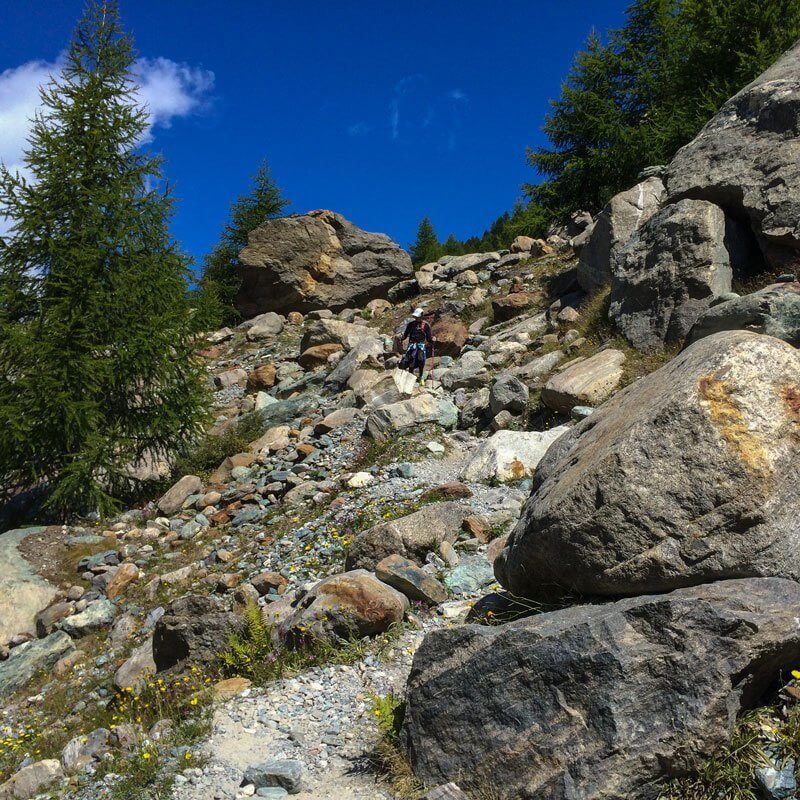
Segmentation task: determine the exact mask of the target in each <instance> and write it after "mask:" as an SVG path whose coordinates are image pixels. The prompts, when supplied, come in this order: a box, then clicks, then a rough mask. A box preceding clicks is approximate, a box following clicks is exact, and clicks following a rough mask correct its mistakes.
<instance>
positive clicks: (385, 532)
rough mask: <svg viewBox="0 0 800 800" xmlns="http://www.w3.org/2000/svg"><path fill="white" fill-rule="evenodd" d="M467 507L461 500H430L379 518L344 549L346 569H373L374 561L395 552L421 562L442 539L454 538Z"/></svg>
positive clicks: (437, 546) (459, 529) (436, 547)
mask: <svg viewBox="0 0 800 800" xmlns="http://www.w3.org/2000/svg"><path fill="white" fill-rule="evenodd" d="M468 515H469V508H467V507H465V506H463V505H461V503H458V502H455V501H450V502H446V503H431V504H429V505H427V506H423V507H422V508H421V509H419V511H415V512H414V513H412V514H408V515H406V516H405V517H400V518H399V519H394V520H390V521H389V522H381V523H379V524H378V525H374V526H373V527H372V528H368V529H367V530H365V531H362V532H361V533H359V534H358V535H357V536H356V537H355V539H353V543H352V545H351V546H350V549H349V551H348V553H347V569H354V568H356V567H361V568H364V569H374V568H375V566H376V564H377V563H378V562H379V561H381V560H383V559H384V558H386V556H391V555H394V554H398V555H401V556H403V557H404V558H409V559H411V560H412V561H416V562H420V563H422V562H424V561H425V556H426V555H427V554H428V553H429V552H431V551H434V552H435V551H436V550H437V549H438V548H439V545H440V544H441V543H442V542H443V541H448V542H451V543H452V542H454V541H455V540H456V539H457V538H458V534H459V532H460V531H461V523H462V522H463V521H464V518H465V517H467V516H468Z"/></svg>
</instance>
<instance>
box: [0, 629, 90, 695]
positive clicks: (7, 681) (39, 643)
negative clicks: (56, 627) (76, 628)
mask: <svg viewBox="0 0 800 800" xmlns="http://www.w3.org/2000/svg"><path fill="white" fill-rule="evenodd" d="M74 649H75V645H73V644H72V639H70V637H69V636H68V635H67V634H66V633H64V632H63V631H56V632H55V633H51V634H50V635H49V636H45V638H44V639H36V640H34V641H31V642H25V643H24V644H21V645H19V646H18V647H14V648H12V650H11V654H10V655H9V657H8V658H7V659H6V660H5V661H0V698H2V697H9V696H10V695H12V694H14V692H16V691H17V690H18V689H21V688H22V687H23V686H24V685H25V684H26V683H27V682H28V681H29V680H30V679H31V678H32V677H33V676H34V675H35V674H36V673H37V672H41V671H42V670H49V669H52V668H53V666H54V665H55V663H56V661H58V660H59V659H60V658H62V657H63V656H65V655H67V654H68V653H71V652H72V651H73V650H74Z"/></svg>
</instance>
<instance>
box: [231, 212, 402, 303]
mask: <svg viewBox="0 0 800 800" xmlns="http://www.w3.org/2000/svg"><path fill="white" fill-rule="evenodd" d="M237 271H238V274H239V276H240V277H241V279H242V286H241V289H240V290H239V294H238V296H237V298H236V304H237V306H238V308H239V310H240V311H241V312H242V314H243V315H244V316H245V317H252V316H255V315H256V314H262V313H264V312H267V311H277V312H285V311H302V312H306V311H311V310H314V309H322V308H325V309H332V310H338V309H342V308H345V307H359V306H363V305H366V304H367V303H368V302H369V301H370V300H374V299H375V298H377V297H382V296H385V295H386V293H387V292H388V291H389V289H390V288H391V287H392V286H393V285H394V284H396V283H397V282H398V281H402V280H403V279H407V278H410V277H411V275H412V267H411V259H410V258H409V256H408V254H407V253H406V252H405V251H404V250H402V249H401V248H400V246H399V245H397V244H395V243H394V242H393V241H392V240H391V239H390V238H389V237H388V236H386V235H385V234H382V233H367V232H366V231H363V230H361V229H360V228H357V227H356V226H355V225H353V224H352V223H351V222H348V221H347V220H346V219H345V218H344V217H343V216H341V215H340V214H335V213H334V212H332V211H324V210H320V211H310V212H309V213H308V214H301V215H293V216H289V217H282V218H280V219H268V220H266V221H265V222H263V223H261V225H259V226H258V227H257V228H255V229H254V230H253V231H251V232H250V234H249V236H248V244H247V247H245V248H244V250H242V251H241V252H240V253H239V266H238V268H237Z"/></svg>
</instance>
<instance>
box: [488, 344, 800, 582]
mask: <svg viewBox="0 0 800 800" xmlns="http://www.w3.org/2000/svg"><path fill="white" fill-rule="evenodd" d="M798 475H800V352H798V350H796V349H795V348H793V347H792V346H791V345H789V344H787V343H786V342H783V341H781V340H779V339H775V338H773V337H770V336H762V335H759V334H754V333H749V332H744V331H729V332H724V333H718V334H714V335H713V336H708V337H706V338H704V339H701V340H700V341H698V342H696V343H695V344H693V345H692V346H691V347H689V348H688V349H687V350H685V351H684V352H683V353H681V355H679V356H678V357H677V358H675V359H674V360H673V361H671V362H669V363H668V364H667V365H665V366H664V367H662V368H661V369H659V370H658V371H657V372H654V373H652V374H651V375H649V376H647V377H645V378H642V379H641V380H639V381H637V382H636V383H634V384H632V385H631V386H629V387H628V388H626V389H624V390H623V391H621V392H620V393H619V394H617V395H615V396H614V397H613V398H612V399H610V400H609V401H607V402H606V403H605V404H604V405H603V406H602V407H601V408H599V409H598V410H597V411H595V413H594V414H592V415H591V416H590V417H588V418H587V419H585V420H584V421H583V422H581V423H579V424H578V425H576V426H575V427H574V428H573V429H572V430H571V431H570V432H569V433H567V434H566V435H564V436H562V437H561V438H560V439H559V440H558V441H557V442H556V443H555V444H554V445H553V446H552V447H551V448H550V450H549V451H548V452H547V454H546V456H545V457H544V459H543V460H542V461H541V462H540V464H539V468H538V471H537V475H536V481H535V484H534V492H533V494H532V495H531V497H530V499H529V500H528V502H527V504H526V506H525V509H524V510H523V514H522V517H521V519H520V521H519V523H518V525H517V527H516V528H515V530H514V531H513V533H512V534H511V536H510V538H509V541H508V543H507V546H506V548H505V549H504V550H503V552H502V553H501V555H500V556H499V557H498V559H497V560H496V561H495V572H496V574H497V577H498V579H499V580H500V582H501V583H502V584H503V585H504V586H506V587H507V588H508V589H510V590H511V591H512V592H514V593H515V594H517V595H523V596H529V597H530V596H553V595H557V594H560V593H563V592H577V593H580V594H585V595H606V596H609V595H610V596H620V595H634V594H639V593H647V592H660V591H668V590H670V589H675V588H678V587H681V586H691V585H695V584H698V583H703V582H707V581H714V580H721V579H724V578H732V577H749V576H773V575H775V576H781V577H788V578H793V579H795V580H798V579H800V495H799V494H798V491H797V476H798Z"/></svg>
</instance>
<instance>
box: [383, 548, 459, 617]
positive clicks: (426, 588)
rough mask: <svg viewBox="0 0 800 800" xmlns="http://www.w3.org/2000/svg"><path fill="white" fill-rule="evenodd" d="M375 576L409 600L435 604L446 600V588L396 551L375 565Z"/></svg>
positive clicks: (430, 604)
mask: <svg viewBox="0 0 800 800" xmlns="http://www.w3.org/2000/svg"><path fill="white" fill-rule="evenodd" d="M375 575H376V577H377V578H378V579H379V580H381V581H383V582H384V583H385V584H388V585H389V586H391V587H392V588H394V589H397V591H398V592H401V593H402V594H404V595H405V596H406V597H407V598H408V599H409V600H415V601H417V602H420V603H425V604H427V605H429V606H436V605H439V604H440V603H444V602H445V600H447V590H446V589H445V588H444V586H442V584H441V583H439V581H437V580H436V578H434V577H433V576H432V575H429V574H428V573H427V572H425V570H424V569H422V568H421V567H418V566H417V565H416V564H415V563H414V562H413V561H410V560H409V559H407V558H403V556H399V555H397V553H395V554H393V555H391V556H386V558H384V559H381V560H380V561H379V562H378V563H377V564H376V565H375Z"/></svg>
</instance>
